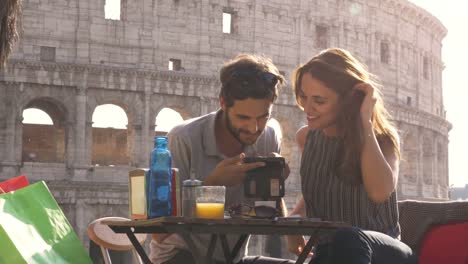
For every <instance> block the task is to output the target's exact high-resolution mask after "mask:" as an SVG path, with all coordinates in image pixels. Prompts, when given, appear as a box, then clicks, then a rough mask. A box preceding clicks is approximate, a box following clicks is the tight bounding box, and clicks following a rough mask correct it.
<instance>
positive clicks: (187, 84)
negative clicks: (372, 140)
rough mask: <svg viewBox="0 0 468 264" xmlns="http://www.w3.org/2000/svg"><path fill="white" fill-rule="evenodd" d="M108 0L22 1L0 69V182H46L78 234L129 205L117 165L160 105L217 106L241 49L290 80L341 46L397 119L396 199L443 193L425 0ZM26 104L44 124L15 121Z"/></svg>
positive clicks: (146, 132) (440, 124)
mask: <svg viewBox="0 0 468 264" xmlns="http://www.w3.org/2000/svg"><path fill="white" fill-rule="evenodd" d="M106 2H110V0H100V1H86V0H79V1H69V0H55V1H39V0H23V17H22V19H21V24H22V28H23V31H22V32H21V36H20V40H19V42H18V43H17V45H16V48H15V52H14V54H13V55H12V56H11V57H10V60H9V62H8V64H7V67H6V68H5V70H4V71H2V72H0V102H1V103H0V180H4V179H7V178H10V177H13V176H15V175H19V174H25V175H27V176H28V177H29V179H30V180H31V181H37V180H45V181H46V182H47V184H48V186H49V187H50V189H51V190H52V192H53V194H54V195H55V197H56V200H57V201H58V202H59V204H60V205H61V206H62V209H63V210H64V212H65V214H66V215H67V217H68V219H69V220H70V222H71V223H72V225H73V226H74V227H75V230H76V231H77V233H78V234H79V236H80V238H81V239H82V241H83V243H84V244H85V245H88V241H89V240H88V238H87V235H86V228H87V225H88V223H89V222H91V221H92V220H93V219H96V218H98V217H102V216H108V215H114V216H117V215H118V216H128V184H127V182H128V171H129V170H131V169H132V168H137V167H148V156H149V152H150V150H151V149H152V142H153V137H154V135H155V120H156V117H157V115H158V113H159V112H160V111H161V110H162V109H164V108H168V109H172V110H174V111H176V112H178V113H180V115H181V116H182V118H183V119H187V118H191V117H195V116H199V115H202V114H206V113H208V112H211V111H214V110H216V109H217V107H218V98H217V95H218V89H219V86H220V83H219V82H218V78H217V77H218V76H217V74H218V70H219V68H220V66H221V65H222V64H223V62H224V61H226V60H227V59H228V58H231V57H233V56H234V55H236V54H238V53H241V52H248V53H257V54H264V55H266V56H268V57H271V58H272V59H273V62H274V63H275V64H276V65H277V66H278V67H279V68H280V70H281V71H282V72H283V73H284V75H285V76H287V77H288V78H289V77H290V75H291V73H292V71H293V69H294V68H295V67H296V66H297V65H299V64H301V63H304V62H305V61H307V60H308V59H309V58H310V57H311V56H313V55H314V54H316V53H317V52H319V51H320V50H322V49H325V48H327V47H342V48H345V49H348V50H350V51H351V52H352V53H353V54H355V55H356V56H357V57H359V58H360V59H362V60H363V61H364V62H365V63H366V64H367V65H368V67H369V69H370V71H371V72H373V73H374V74H376V75H377V76H379V77H380V79H381V82H382V84H383V85H384V89H383V93H384V98H385V100H386V104H387V106H388V107H389V108H390V110H391V113H392V115H393V118H394V121H395V123H396V124H397V125H398V128H399V130H400V137H401V147H402V158H403V162H402V163H401V168H400V179H399V183H398V187H399V188H398V196H399V198H400V199H405V198H413V199H425V200H441V199H442V200H443V199H448V166H447V164H448V155H447V154H448V151H447V149H448V132H449V130H450V128H451V125H450V123H449V122H447V120H446V119H445V109H444V105H443V98H442V88H443V87H442V71H443V69H444V64H443V62H442V59H441V49H442V43H441V42H442V39H443V38H444V36H445V35H446V33H447V30H446V28H445V27H444V26H443V25H442V24H441V22H440V21H439V20H437V19H436V18H435V17H434V16H432V15H431V14H430V13H428V12H427V11H425V10H424V9H422V8H420V7H418V6H416V5H414V4H412V3H410V2H408V1H406V0H378V1H373V0H361V1H344V0H337V1H332V0H327V1H313V0H301V1H295V2H294V4H293V3H292V2H291V3H288V4H286V2H287V1H282V0H270V1H253V0H244V1H240V0H231V1H222V0H209V1H194V0H192V1H179V0H168V1H154V0H153V1H143V0H138V1H129V0H120V1H119V0H117V1H116V2H119V3H120V11H118V12H117V14H113V16H112V17H111V16H110V15H109V14H108V12H106V11H105V4H106ZM290 83H291V82H289V84H288V87H286V88H285V89H284V90H283V91H282V94H281V96H280V98H279V100H278V101H277V104H276V106H275V108H274V113H273V117H274V118H275V119H276V120H277V121H278V122H279V124H280V126H281V128H282V131H283V150H284V152H283V155H284V156H285V157H286V158H287V159H288V160H289V161H290V162H291V163H290V165H291V169H292V174H291V176H290V177H289V179H288V180H287V201H288V205H289V206H292V204H293V203H294V202H295V200H296V199H297V196H298V194H299V192H300V187H299V185H300V181H299V175H298V166H299V159H300V153H299V152H298V149H297V147H296V146H295V142H294V135H295V131H296V130H297V129H298V128H299V127H301V126H302V125H304V124H305V121H306V120H305V116H304V115H303V114H302V113H301V111H300V110H299V109H298V108H297V107H296V105H295V100H294V96H293V94H292V91H291V88H290ZM105 104H112V105H115V106H118V107H120V108H121V109H123V110H124V111H125V113H126V117H127V119H128V123H127V124H125V125H126V129H115V128H98V127H94V126H93V119H92V117H93V113H94V112H95V110H96V108H97V107H98V106H100V105H105ZM31 108H35V109H40V110H42V111H44V112H45V113H47V115H48V116H49V117H50V118H51V120H52V121H53V124H52V125H41V124H26V123H23V111H25V110H27V109H31ZM291 117H296V118H291ZM259 241H260V242H258V243H256V244H255V245H254V246H255V248H256V249H255V250H260V251H261V250H263V249H262V247H263V244H262V243H263V242H261V241H262V240H261V239H260V240H259ZM251 244H252V243H251Z"/></svg>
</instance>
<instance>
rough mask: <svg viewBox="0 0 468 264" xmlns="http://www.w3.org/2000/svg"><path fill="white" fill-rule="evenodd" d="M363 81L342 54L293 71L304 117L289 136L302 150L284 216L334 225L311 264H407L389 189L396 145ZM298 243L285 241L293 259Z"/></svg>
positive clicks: (373, 91) (361, 71) (366, 78)
mask: <svg viewBox="0 0 468 264" xmlns="http://www.w3.org/2000/svg"><path fill="white" fill-rule="evenodd" d="M377 87H378V86H377V84H376V83H375V82H373V81H372V76H371V74H370V73H369V72H368V71H367V70H366V69H365V67H364V66H363V65H362V64H361V63H360V62H359V61H358V60H357V59H356V58H354V57H353V56H352V55H351V54H350V53H349V52H348V51H345V50H342V49H337V48H333V49H328V50H325V51H323V52H321V53H320V54H318V55H317V56H315V57H313V58H312V59H311V60H310V61H309V62H307V63H306V64H305V65H303V66H300V67H299V68H298V69H297V70H296V72H295V77H294V92H295V95H296V100H297V103H298V105H299V106H300V108H301V109H302V110H303V111H304V112H305V113H306V114H307V121H308V125H307V127H303V128H301V129H299V131H298V132H297V135H296V139H297V142H298V144H299V147H300V148H301V149H303V153H302V161H301V169H300V174H301V180H302V198H301V199H300V201H299V202H298V204H297V205H296V207H295V208H294V210H293V212H292V214H301V215H303V216H307V217H318V218H321V219H322V220H329V221H342V222H346V223H348V224H350V225H351V226H353V227H351V228H344V229H340V230H338V231H337V232H336V234H335V235H334V236H333V237H331V238H328V237H320V238H311V239H319V246H318V247H317V250H316V251H315V255H314V257H313V258H312V261H311V263H314V264H322V263H351V264H352V263H360V264H362V263H374V264H375V263H376V264H379V263H410V261H412V259H413V257H412V251H411V249H410V248H409V247H408V246H407V245H405V244H404V243H402V242H401V241H400V240H399V236H400V226H399V224H398V208H397V200H396V192H395V188H396V186H397V179H398V165H399V141H398V134H397V132H396V130H395V128H394V127H393V126H392V124H391V123H390V122H389V120H388V114H387V111H386V110H385V108H384V106H383V102H382V99H381V97H380V94H379V91H378V89H377ZM304 243H305V241H304V239H303V238H302V237H301V238H300V239H299V238H298V237H289V249H290V250H291V251H293V252H295V253H299V252H300V251H301V249H302V248H303V246H304Z"/></svg>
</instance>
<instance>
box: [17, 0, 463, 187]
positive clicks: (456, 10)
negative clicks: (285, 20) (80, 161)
mask: <svg viewBox="0 0 468 264" xmlns="http://www.w3.org/2000/svg"><path fill="white" fill-rule="evenodd" d="M410 1H411V2H413V3H415V4H416V5H418V6H420V7H422V8H424V9H426V10H427V11H429V12H430V13H432V14H433V15H434V16H435V17H437V18H438V19H439V20H440V21H441V22H442V24H443V25H444V26H445V27H446V28H447V29H448V34H447V36H446V37H445V39H444V40H443V41H442V44H443V48H442V60H443V63H444V64H445V66H446V67H445V69H444V71H443V77H442V78H443V80H442V85H443V90H444V105H445V109H446V111H447V120H448V121H449V122H450V123H452V125H453V128H452V130H451V131H450V133H449V141H450V143H449V175H450V177H449V183H450V185H453V186H465V184H468V169H466V168H465V164H464V162H467V159H466V157H465V155H467V154H466V150H467V149H468V118H467V117H465V116H464V114H463V113H465V111H467V110H466V109H465V107H464V106H465V105H467V104H468V101H466V100H467V99H468V81H467V79H466V78H465V76H466V75H467V73H466V70H465V65H464V63H468V53H467V51H466V50H465V49H466V48H468V30H467V29H466V25H468V15H467V13H466V10H468V1H462V0H456V1H455V0H445V1H441V0H410ZM109 2H117V1H116V0H109ZM106 8H112V7H110V6H106ZM109 14H110V15H109V16H110V17H109V18H112V19H118V16H119V11H118V10H117V9H115V10H112V11H111V12H109ZM100 107H101V108H100V109H101V110H102V111H96V112H95V114H94V115H93V122H94V124H93V126H95V127H116V128H125V125H126V121H122V119H120V120H118V119H116V120H112V119H109V116H124V118H125V119H126V115H125V112H123V110H122V109H121V108H118V109H117V108H113V107H115V106H109V105H105V106H100ZM108 111H111V112H112V113H116V112H115V111H121V114H120V115H115V114H112V115H108V114H106V113H108ZM37 114H38V113H37V112H36V113H35V114H34V113H33V116H32V117H31V112H30V111H25V113H24V117H25V122H26V123H29V122H35V121H31V118H32V119H33V120H38V119H39V117H38V116H37ZM39 114H40V113H39ZM44 114H45V113H44ZM46 118H47V117H46ZM49 119H50V118H49ZM180 120H181V117H180V115H179V114H178V113H177V112H175V111H173V110H170V109H165V110H164V111H163V113H162V114H161V116H159V118H157V120H156V130H161V131H166V130H168V129H170V128H171V127H172V126H173V125H175V124H176V123H178V122H179V121H180ZM49 122H50V123H51V121H49ZM109 122H110V123H109Z"/></svg>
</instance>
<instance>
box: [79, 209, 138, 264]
mask: <svg viewBox="0 0 468 264" xmlns="http://www.w3.org/2000/svg"><path fill="white" fill-rule="evenodd" d="M104 220H110V221H129V220H130V219H127V218H123V217H102V218H99V219H96V220H94V221H93V222H91V223H90V224H89V226H88V236H89V238H90V239H91V240H92V241H94V243H96V244H97V245H99V247H100V248H101V253H102V257H103V259H104V263H106V264H111V263H112V261H111V259H110V256H109V251H108V250H109V249H110V250H117V251H125V250H131V251H132V253H133V256H134V257H135V259H136V261H137V262H138V263H142V261H141V259H140V257H139V256H138V254H137V252H136V251H135V248H134V247H133V245H132V243H131V242H130V239H128V237H127V235H126V234H116V233H114V231H112V229H110V228H109V227H108V226H107V225H104V224H102V223H101V222H102V221H104ZM135 236H136V238H137V240H138V242H140V244H142V245H143V244H144V243H145V240H146V236H147V234H135Z"/></svg>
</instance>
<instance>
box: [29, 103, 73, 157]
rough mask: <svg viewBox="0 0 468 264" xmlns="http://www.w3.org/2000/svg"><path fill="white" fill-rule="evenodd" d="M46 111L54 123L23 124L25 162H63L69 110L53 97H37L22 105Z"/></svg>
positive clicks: (65, 151)
mask: <svg viewBox="0 0 468 264" xmlns="http://www.w3.org/2000/svg"><path fill="white" fill-rule="evenodd" d="M31 108H36V109H39V110H42V111H44V112H45V113H46V114H47V115H48V116H49V117H50V118H51V119H52V123H53V124H52V125H42V124H22V146H21V153H22V154H21V160H22V161H23V162H52V163H63V162H65V160H66V153H67V140H66V139H67V138H68V137H67V135H68V131H67V123H68V118H67V117H68V110H67V108H66V106H65V105H64V104H63V103H62V102H60V101H59V100H57V99H55V98H52V97H37V98H34V99H32V100H31V101H29V102H27V103H26V104H25V105H24V107H22V112H23V111H24V110H26V109H31Z"/></svg>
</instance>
